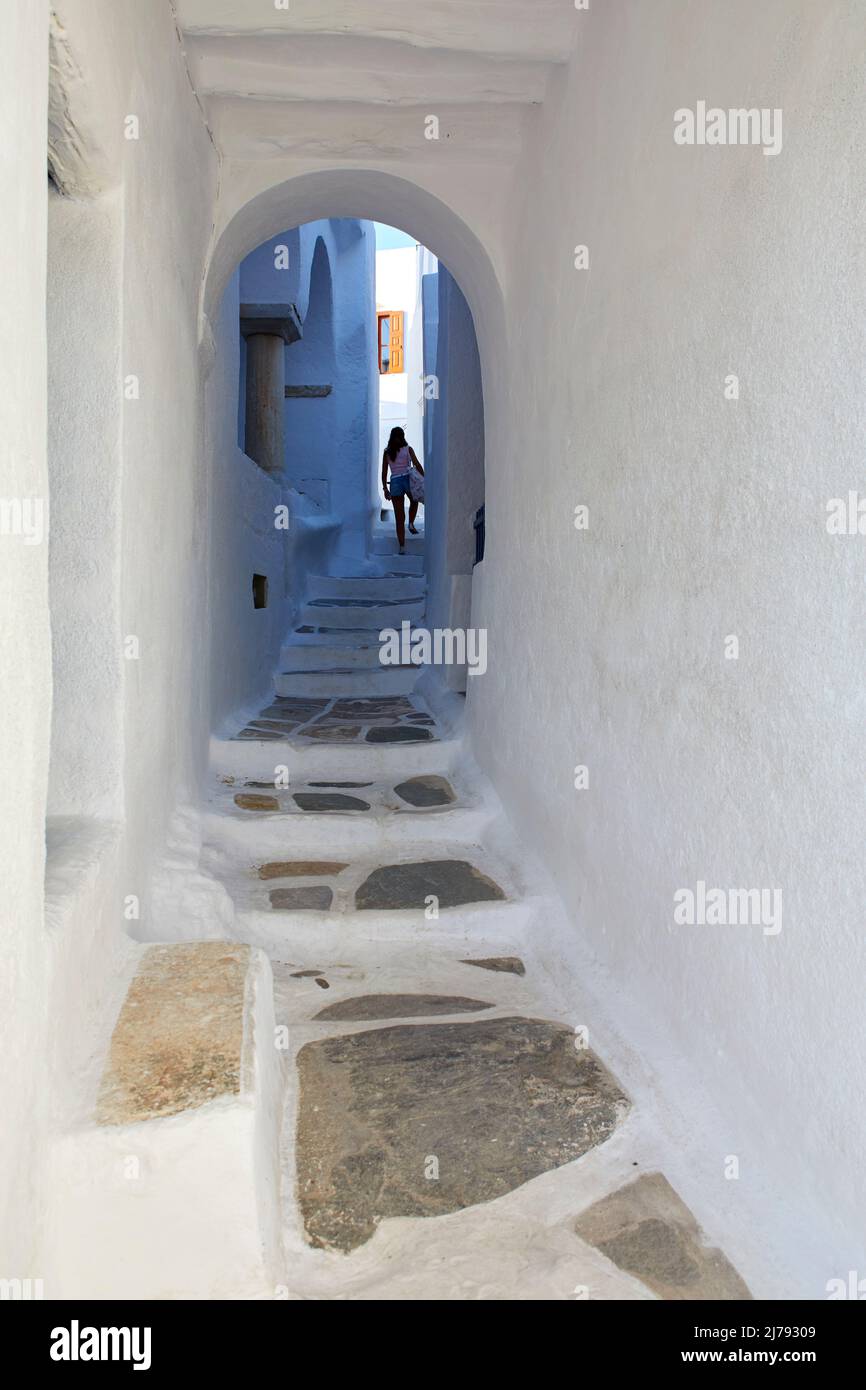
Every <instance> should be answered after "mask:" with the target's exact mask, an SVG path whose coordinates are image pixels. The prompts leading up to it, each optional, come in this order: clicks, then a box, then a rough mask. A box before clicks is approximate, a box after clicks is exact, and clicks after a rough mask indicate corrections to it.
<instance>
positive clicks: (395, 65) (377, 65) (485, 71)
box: [184, 34, 550, 111]
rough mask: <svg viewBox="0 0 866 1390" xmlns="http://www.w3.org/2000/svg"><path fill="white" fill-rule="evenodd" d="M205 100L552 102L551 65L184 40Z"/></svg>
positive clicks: (313, 38) (356, 42)
mask: <svg viewBox="0 0 866 1390" xmlns="http://www.w3.org/2000/svg"><path fill="white" fill-rule="evenodd" d="M184 43H185V49H186V55H187V61H188V63H189V70H190V75H191V77H192V80H193V85H194V86H195V88H196V91H197V92H198V93H199V95H200V96H212V95H220V96H247V97H254V98H257V99H262V98H266V99H270V100H274V101H317V100H323V99H327V100H328V101H342V102H345V101H350V102H372V103H374V104H381V105H390V106H415V105H418V104H419V103H423V102H426V103H428V105H430V107H431V110H433V111H435V110H436V109H437V107H438V106H439V105H442V104H444V103H451V102H458V103H466V102H469V103H474V102H528V103H536V102H541V101H543V100H544V97H545V93H546V91H547V84H548V81H549V77H550V67H549V65H548V64H546V63H536V62H525V61H520V60H514V59H503V58H490V57H486V56H485V57H478V56H477V55H475V54H471V53H459V52H458V53H453V52H451V53H449V52H445V51H444V50H439V49H436V50H434V49H419V48H413V47H411V46H410V45H408V44H401V43H395V42H393V41H390V40H387V41H386V40H382V41H377V40H374V39H357V38H342V39H341V38H334V37H329V36H327V35H319V34H316V35H306V36H303V37H299V38H298V37H296V38H288V37H286V36H285V35H272V36H256V37H253V38H250V37H246V38H225V37H222V38H217V37H215V36H213V35H199V36H193V35H187V36H186V37H185V40H184Z"/></svg>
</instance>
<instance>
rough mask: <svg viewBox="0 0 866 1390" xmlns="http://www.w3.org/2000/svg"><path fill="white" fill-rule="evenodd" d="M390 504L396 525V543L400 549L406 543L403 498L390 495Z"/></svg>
mask: <svg viewBox="0 0 866 1390" xmlns="http://www.w3.org/2000/svg"><path fill="white" fill-rule="evenodd" d="M391 504H392V506H393V508H394V522H395V524H396V527H397V544H398V545H399V546H400V548H401V550H402V548H403V546H404V545H405V544H406V517H405V515H404V512H403V498H402V496H401V497H392V498H391Z"/></svg>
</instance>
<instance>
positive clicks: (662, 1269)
mask: <svg viewBox="0 0 866 1390" xmlns="http://www.w3.org/2000/svg"><path fill="white" fill-rule="evenodd" d="M574 1229H575V1231H576V1232H577V1234H578V1235H579V1236H580V1237H581V1239H582V1240H585V1241H586V1242H587V1244H589V1245H594V1246H596V1248H597V1249H599V1250H600V1251H601V1252H602V1254H603V1255H606V1256H607V1258H608V1259H609V1260H612V1261H613V1263H614V1264H615V1265H618V1266H619V1268H620V1269H624V1270H625V1271H626V1272H627V1273H628V1274H633V1275H634V1276H635V1278H636V1279H640V1280H641V1282H642V1283H644V1284H646V1285H647V1287H648V1288H650V1289H652V1291H653V1293H655V1294H657V1295H658V1296H659V1298H663V1299H694V1300H697V1301H704V1300H707V1299H726V1300H729V1299H733V1300H737V1299H750V1298H751V1297H752V1295H751V1294H750V1292H749V1290H748V1288H747V1286H746V1285H745V1284H744V1282H743V1280H742V1279H741V1278H740V1276H739V1274H738V1273H737V1271H736V1270H735V1269H734V1267H733V1265H732V1264H731V1263H730V1261H729V1260H728V1259H727V1257H726V1256H725V1255H723V1254H722V1252H721V1250H718V1249H716V1248H715V1247H714V1246H709V1245H705V1244H704V1241H703V1235H702V1232H701V1229H700V1227H699V1225H698V1223H697V1221H696V1220H695V1218H694V1217H693V1216H692V1213H691V1212H690V1211H689V1209H688V1207H687V1206H686V1205H685V1203H684V1202H683V1201H682V1199H681V1198H680V1197H679V1196H678V1195H677V1193H676V1192H675V1191H674V1189H673V1188H672V1187H671V1185H670V1183H669V1182H668V1180H667V1178H666V1177H665V1176H664V1174H662V1173H647V1174H645V1175H644V1176H643V1177H640V1178H636V1179H635V1181H634V1182H630V1183H628V1184H627V1185H626V1186H625V1187H621V1188H620V1189H619V1191H617V1192H612V1193H611V1194H610V1195H609V1196H608V1197H603V1198H602V1200H601V1201H600V1202H596V1203H595V1204H594V1205H593V1206H591V1207H589V1208H588V1209H587V1210H586V1211H585V1212H583V1213H582V1214H581V1216H579V1217H578V1219H577V1221H576V1222H575V1226H574Z"/></svg>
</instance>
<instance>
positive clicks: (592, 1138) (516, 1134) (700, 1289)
mask: <svg viewBox="0 0 866 1390" xmlns="http://www.w3.org/2000/svg"><path fill="white" fill-rule="evenodd" d="M364 582H365V581H364V580H362V579H359V580H358V581H357V585H356V588H355V590H354V591H353V592H352V594H351V599H352V600H353V601H354V600H360V599H363V595H364ZM344 606H346V607H347V608H348V607H350V602H349V601H348V600H347V601H346V602H345V605H344ZM357 606H358V607H360V604H358V605H357ZM360 631H361V634H362V635H361V637H359V641H361V640H364V636H363V634H364V631H365V630H364V629H361V630H360ZM344 635H346V636H348V631H345V632H344ZM369 635H370V634H369V631H367V632H366V637H367V638H369ZM324 640H327V639H324ZM236 738H238V739H241V740H244V741H245V742H247V743H250V744H251V745H260V746H261V748H264V746H265V745H268V746H270V745H277V746H276V747H273V749H272V755H273V762H274V765H275V767H279V766H280V765H282V764H285V765H286V766H288V768H289V769H290V772H291V771H292V769H293V766H294V765H293V760H292V755H293V754H296V753H297V752H298V751H299V750H306V751H302V762H301V764H300V766H298V768H297V770H296V771H295V772H294V775H291V776H290V778H289V783H288V785H283V783H282V782H281V781H280V779H279V777H277V776H275V777H273V778H272V779H271V780H268V779H267V777H263V776H262V774H261V770H260V769H261V768H262V766H263V761H262V759H261V758H260V759H259V761H258V762H257V763H256V771H255V772H254V774H253V775H251V776H249V777H244V776H239V775H237V774H236V773H231V774H228V775H227V774H225V773H223V774H222V775H219V776H218V777H217V778H216V779H215V781H216V786H215V791H214V800H213V807H212V815H211V818H210V820H211V830H212V835H211V844H210V847H209V854H210V869H211V871H212V872H214V873H215V874H216V875H217V876H218V877H219V878H221V880H222V882H223V883H224V884H225V886H226V888H227V889H228V891H229V893H230V894H231V896H232V898H233V899H234V902H235V908H236V913H237V920H238V924H239V927H240V928H241V932H240V939H242V940H243V939H246V940H248V941H250V942H251V943H254V944H256V945H259V946H264V947H265V949H266V950H267V951H268V952H269V954H270V957H271V961H272V967H273V973H274V981H275V995H276V1015H277V1022H278V1024H283V1025H286V1028H287V1036H288V1038H289V1039H290V1047H289V1059H290V1066H289V1086H288V1097H287V1104H286V1116H285V1127H284V1208H285V1241H286V1246H287V1253H288V1268H289V1280H290V1288H291V1294H292V1296H293V1297H300V1298H325V1299H328V1298H360V1299H373V1298H386V1299H415V1298H418V1299H421V1298H424V1299H427V1298H433V1299H443V1300H447V1299H479V1298H480V1299H515V1300H516V1299H576V1298H579V1299H583V1298H589V1299H651V1298H662V1299H709V1298H732V1299H739V1298H748V1297H749V1296H750V1295H749V1292H748V1290H747V1288H746V1286H745V1285H744V1284H743V1282H742V1280H741V1279H740V1277H739V1275H738V1274H737V1272H736V1271H735V1270H734V1268H733V1267H732V1266H731V1264H730V1263H729V1262H728V1260H727V1259H726V1258H725V1256H724V1255H723V1254H722V1253H721V1252H720V1251H719V1250H718V1249H715V1248H713V1247H712V1245H711V1244H709V1243H708V1242H706V1241H705V1239H704V1238H703V1236H702V1233H701V1231H700V1229H699V1227H698V1225H697V1223H696V1221H695V1220H694V1218H693V1217H692V1215H691V1213H690V1212H689V1210H688V1208H687V1207H686V1206H685V1205H684V1204H683V1202H682V1201H681V1200H680V1198H679V1197H678V1195H677V1193H676V1192H675V1191H674V1189H673V1187H672V1186H671V1185H670V1184H669V1182H668V1181H667V1179H666V1178H665V1177H664V1175H663V1174H662V1172H660V1171H658V1170H657V1168H656V1167H655V1165H654V1162H653V1159H654V1155H653V1154H652V1152H647V1151H645V1149H644V1147H642V1145H641V1142H640V1138H639V1130H638V1129H637V1128H636V1127H635V1116H634V1111H633V1107H632V1106H631V1104H630V1100H629V1097H628V1096H627V1095H626V1094H625V1093H624V1091H623V1089H622V1087H621V1086H620V1084H619V1082H618V1081H617V1078H616V1077H615V1076H613V1075H612V1074H611V1073H610V1071H609V1070H608V1069H607V1068H606V1067H605V1065H604V1063H603V1062H602V1060H601V1059H600V1058H598V1057H597V1056H595V1055H594V1053H593V1052H592V1051H591V1050H589V1049H588V1048H586V1047H584V1046H583V1044H582V1041H581V1038H580V1037H579V1036H578V1034H577V1033H576V1031H575V1029H574V1028H573V1027H571V1026H569V1025H568V1024H566V1023H564V1022H563V1021H562V1020H561V1018H560V1019H557V1018H551V1017H549V1014H548V1010H547V1008H546V1004H545V981H544V980H543V979H541V978H533V975H534V972H533V968H532V966H531V964H530V965H529V966H527V965H526V964H525V962H524V959H523V955H526V954H528V953H527V952H525V951H523V952H521V950H520V949H518V947H519V924H520V922H521V921H522V920H523V919H522V918H521V916H520V913H521V889H520V872H519V852H518V851H517V850H515V851H514V858H513V859H512V858H509V855H508V854H506V853H504V852H503V850H502V847H501V846H499V847H498V848H497V849H495V850H494V849H493V848H492V847H490V846H488V845H486V844H485V842H484V836H483V834H482V833H480V826H481V821H479V819H478V805H479V796H482V799H483V795H482V794H481V793H479V790H478V787H477V785H476V784H473V783H472V782H471V779H469V778H464V777H463V775H462V772H461V758H460V744H459V741H455V739H454V738H453V737H452V736H449V737H446V736H445V735H444V734H443V733H442V730H441V729H440V728H439V727H438V725H437V720H436V718H435V717H434V716H433V715H432V714H431V713H430V712H429V710H428V709H427V708H426V706H425V705H424V702H423V701H422V700H421V699H419V698H418V697H417V696H416V695H414V694H409V695H389V696H381V695H370V694H365V693H364V692H363V690H357V689H356V690H355V693H354V694H352V695H350V696H349V695H347V696H338V697H334V696H322V697H321V698H316V697H314V696H311V695H308V694H306V693H305V694H303V695H298V696H291V695H287V696H285V697H283V698H278V699H275V700H274V701H273V703H271V704H270V705H268V707H267V708H266V709H264V710H262V712H261V714H260V715H259V717H258V718H257V719H255V720H253V721H251V722H250V723H249V724H248V725H247V726H246V727H245V728H244V729H243V730H242V731H241V732H240V733H238V734H237V735H236ZM431 742H433V743H436V744H437V747H438V748H439V749H441V760H440V763H439V765H438V767H437V768H436V770H435V771H433V770H431V767H432V766H433V764H431V761H430V755H431V754H433V753H434V750H431V749H427V750H426V753H427V756H426V757H425V761H424V764H423V767H419V766H418V764H417V750H418V748H419V746H420V745H422V744H429V743H431ZM396 743H399V744H400V745H403V746H400V747H394V746H393V745H394V744H396ZM317 745H320V746H321V752H322V754H323V755H324V754H325V753H326V752H327V753H328V763H327V772H326V773H325V774H323V775H317V771H316V757H317V756H318V749H317ZM343 748H345V757H346V759H347V761H346V764H345V766H344V767H343V766H340V764H339V758H340V757H341V756H343V755H342V754H341V753H340V750H341V749H343ZM262 756H264V755H262ZM269 756H270V755H269ZM335 759H336V760H337V761H335ZM365 760H367V761H365ZM237 765H238V764H237V756H235V761H234V764H233V766H235V767H237ZM529 955H530V956H531V953H529Z"/></svg>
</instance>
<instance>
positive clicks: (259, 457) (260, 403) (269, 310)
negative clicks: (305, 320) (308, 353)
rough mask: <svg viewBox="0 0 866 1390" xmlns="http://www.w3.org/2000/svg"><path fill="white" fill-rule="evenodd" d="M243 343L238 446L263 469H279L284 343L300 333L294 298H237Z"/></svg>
mask: <svg viewBox="0 0 866 1390" xmlns="http://www.w3.org/2000/svg"><path fill="white" fill-rule="evenodd" d="M241 332H242V333H243V335H244V337H245V339H246V343H247V383H246V421H245V428H244V452H245V453H246V454H248V455H249V457H250V458H251V459H254V460H255V462H256V463H257V464H258V465H259V467H260V468H263V469H264V470H265V472H266V473H273V474H279V473H282V471H283V462H284V458H283V449H284V440H283V412H284V410H285V392H286V370H285V347H286V343H296V342H297V341H298V339H299V338H300V337H301V323H300V319H299V318H298V311H297V309H296V308H295V306H294V304H242V305H241Z"/></svg>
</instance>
